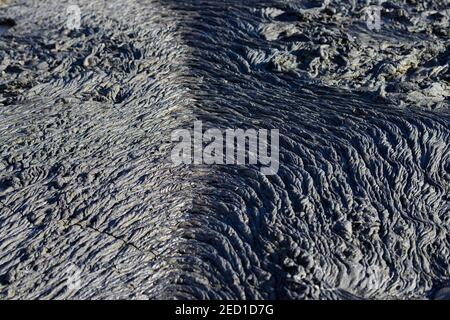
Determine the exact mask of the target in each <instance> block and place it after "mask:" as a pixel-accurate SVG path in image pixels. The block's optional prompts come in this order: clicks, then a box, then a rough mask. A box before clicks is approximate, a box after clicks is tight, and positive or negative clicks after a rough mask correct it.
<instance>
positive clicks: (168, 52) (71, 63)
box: [0, 0, 450, 299]
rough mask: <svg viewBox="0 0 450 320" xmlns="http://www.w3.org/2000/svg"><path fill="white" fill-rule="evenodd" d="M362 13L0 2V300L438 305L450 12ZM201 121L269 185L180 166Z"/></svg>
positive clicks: (350, 9) (448, 225) (448, 125)
mask: <svg viewBox="0 0 450 320" xmlns="http://www.w3.org/2000/svg"><path fill="white" fill-rule="evenodd" d="M73 2H76V4H77V5H79V7H80V9H81V27H80V28H79V29H77V30H69V29H68V28H67V26H66V21H67V19H68V14H67V11H66V10H67V7H68V5H69V4H73ZM375 4H376V3H375ZM367 8H368V7H367V4H366V1H360V2H358V1H337V0H336V1H333V0H331V1H309V0H308V1H282V0H279V1H277V0H273V1H268V0H262V1H256V0H252V1H238V0H235V1H234V0H233V1H232V0H225V1H219V0H217V1H213V0H204V1H201V0H197V1H194V0H190V1H162V0H161V1H155V0H145V1H144V0H137V1H131V0H129V1H128V0H121V1H119V0H117V1H116V0H114V1H113V0H111V1H101V0H95V1H93V0H78V1H61V0H58V1H56V0H46V1H43V0H30V1H21V0H16V1H15V0H12V1H0V75H1V81H0V299H18V298H27V299H35V298H39V299H74V298H76V299H86V298H91V299H112V298H120V299H124V298H128V299H147V298H151V299H177V298H188V299H213V298H214V299H238V298H240V299H281V298H282V299H360V298H362V299H369V298H370V299H406V298H439V299H444V298H449V290H450V289H449V287H450V202H449V201H450V147H449V142H450V109H449V98H450V84H449V79H450V71H449V66H450V49H449V48H450V47H449V44H450V36H449V35H450V34H449V33H450V31H449V30H450V28H449V17H450V5H449V3H448V1H445V0H442V1H439V0H436V1H429V0H425V1H416V0H407V1H385V2H384V3H383V4H381V25H380V29H379V30H370V28H368V25H367V23H366V19H367V10H368V9H367ZM196 120H201V121H202V122H203V124H204V127H205V128H208V127H209V128H219V129H226V128H243V129H248V128H255V129H259V128H266V129H279V131H280V168H279V170H278V173H277V174H276V175H266V176H265V175H263V174H261V172H260V170H259V169H260V168H259V167H258V166H256V165H251V166H250V165H182V166H175V165H174V164H173V163H172V162H171V161H170V151H171V150H172V147H173V142H171V132H172V131H173V130H175V129H181V128H192V125H193V123H194V121H196ZM74 271H75V272H74ZM74 274H76V275H78V276H79V278H80V279H79V282H78V283H77V284H78V285H77V286H76V287H71V286H70V285H68V279H69V280H70V279H72V280H74V279H73V277H74ZM75 280H76V279H75ZM75 282H76V281H75ZM69 284H70V283H69Z"/></svg>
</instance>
